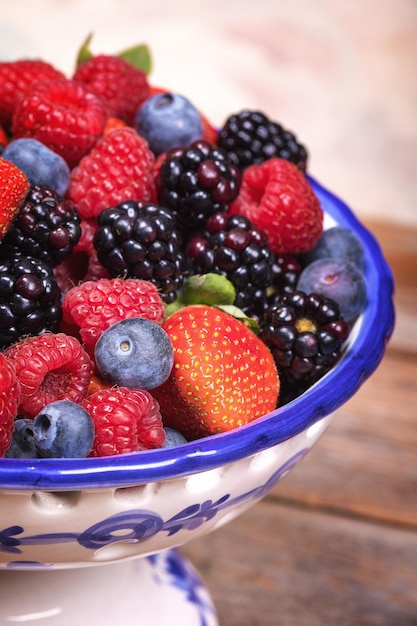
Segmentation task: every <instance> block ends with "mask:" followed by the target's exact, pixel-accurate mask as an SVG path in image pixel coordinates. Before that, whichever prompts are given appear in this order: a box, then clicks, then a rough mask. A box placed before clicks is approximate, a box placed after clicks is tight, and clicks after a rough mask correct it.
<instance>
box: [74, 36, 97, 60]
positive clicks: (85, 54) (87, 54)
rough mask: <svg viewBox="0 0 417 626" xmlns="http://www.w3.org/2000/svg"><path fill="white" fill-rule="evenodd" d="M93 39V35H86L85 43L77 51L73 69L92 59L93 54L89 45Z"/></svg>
mask: <svg viewBox="0 0 417 626" xmlns="http://www.w3.org/2000/svg"><path fill="white" fill-rule="evenodd" d="M92 38H93V33H90V34H89V35H87V38H86V39H85V41H84V42H83V43H82V44H81V47H80V49H79V50H78V54H77V59H76V61H75V67H76V68H77V67H78V66H79V65H81V63H85V61H89V60H90V59H92V58H93V56H94V55H93V53H92V52H91V50H90V43H91V40H92Z"/></svg>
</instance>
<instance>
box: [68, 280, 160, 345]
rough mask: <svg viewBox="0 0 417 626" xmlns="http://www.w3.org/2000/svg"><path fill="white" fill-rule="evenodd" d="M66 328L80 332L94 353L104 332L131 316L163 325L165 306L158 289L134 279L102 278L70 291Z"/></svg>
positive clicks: (75, 332)
mask: <svg viewBox="0 0 417 626" xmlns="http://www.w3.org/2000/svg"><path fill="white" fill-rule="evenodd" d="M62 314H63V327H64V328H66V327H68V329H69V330H71V334H73V333H74V334H77V332H78V333H79V336H80V338H81V341H82V342H83V343H84V346H85V348H86V350H87V351H88V352H89V353H90V354H92V353H93V351H94V346H95V344H96V342H97V340H98V338H99V337H100V335H101V333H102V332H103V331H104V330H106V329H107V328H109V327H110V326H111V325H112V324H114V323H116V322H119V321H121V320H122V319H127V318H131V317H145V318H147V319H149V320H151V321H153V322H156V323H157V324H162V321H163V319H164V315H165V307H164V303H163V301H162V299H161V297H160V295H159V293H158V290H157V288H156V287H155V286H154V285H153V284H152V283H151V282H148V281H145V280H137V279H135V278H127V279H123V278H101V279H100V280H98V281H86V282H84V283H82V284H81V285H77V286H75V287H73V288H72V289H70V290H69V291H68V292H67V293H66V294H65V296H64V298H63V301H62Z"/></svg>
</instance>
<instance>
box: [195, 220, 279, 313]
mask: <svg viewBox="0 0 417 626" xmlns="http://www.w3.org/2000/svg"><path fill="white" fill-rule="evenodd" d="M186 257H187V259H188V260H189V262H190V264H191V267H192V270H191V271H192V272H193V273H195V274H207V273H209V272H214V273H217V274H222V275H223V276H226V277H227V278H228V279H229V280H230V281H231V283H232V284H233V285H234V287H235V290H236V298H235V305H236V306H238V307H239V308H241V309H242V310H243V311H244V312H245V313H246V314H248V315H253V316H258V315H260V314H261V313H262V312H263V310H264V308H265V306H266V298H267V288H268V286H269V285H270V283H271V280H272V263H273V260H274V255H273V252H272V251H271V250H270V248H269V247H268V238H267V235H266V233H265V232H264V231H262V230H261V229H259V228H258V227H257V226H254V225H253V224H252V223H251V222H250V220H248V219H247V218H246V217H244V216H243V215H232V216H230V215H229V214H228V213H227V212H221V213H216V214H214V215H212V216H211V217H210V218H209V219H208V220H207V222H206V224H205V229H204V230H203V231H201V233H199V234H198V235H196V236H195V237H194V238H192V239H191V240H190V241H189V243H188V245H187V247H186Z"/></svg>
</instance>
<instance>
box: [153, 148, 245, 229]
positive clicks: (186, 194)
mask: <svg viewBox="0 0 417 626" xmlns="http://www.w3.org/2000/svg"><path fill="white" fill-rule="evenodd" d="M240 178H241V177H240V172H239V170H238V168H237V167H236V166H235V165H232V164H231V163H230V161H229V159H228V157H227V154H226V153H225V152H224V151H223V150H222V149H221V148H216V147H213V146H212V145H211V144H209V143H208V142H207V141H202V140H200V141H195V142H194V143H192V144H191V145H190V146H189V147H188V148H178V149H173V150H170V151H168V152H167V153H166V158H165V159H164V160H163V161H162V162H161V163H160V164H159V166H158V171H157V172H156V192H157V196H158V200H159V202H160V204H161V205H162V206H165V207H167V208H169V209H170V210H171V211H172V212H173V213H174V214H175V215H176V216H177V218H178V226H179V228H181V230H183V231H189V230H190V229H193V228H198V227H200V226H202V225H204V222H205V221H206V219H207V218H209V217H210V215H213V213H217V212H219V211H223V210H225V209H226V208H227V207H228V205H229V203H230V202H232V201H233V200H234V199H235V198H236V196H237V193H238V190H239V185H240Z"/></svg>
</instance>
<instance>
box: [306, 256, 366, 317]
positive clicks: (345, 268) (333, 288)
mask: <svg viewBox="0 0 417 626" xmlns="http://www.w3.org/2000/svg"><path fill="white" fill-rule="evenodd" d="M297 289H298V290H300V291H304V292H305V293H320V294H322V295H323V296H326V297H327V298H331V299H332V300H334V301H335V302H337V304H338V305H339V308H340V313H341V315H342V317H343V319H344V320H345V321H346V322H351V321H353V320H354V319H355V318H356V317H357V316H358V315H359V314H360V313H361V312H362V310H363V309H364V307H365V305H366V284H365V280H364V277H363V273H362V272H361V271H360V269H359V268H358V267H357V265H355V264H354V263H351V262H349V261H346V260H345V259H331V258H322V259H317V261H313V262H312V263H310V264H309V265H307V266H306V267H305V268H304V269H303V271H302V272H301V274H300V276H299V278H298V283H297Z"/></svg>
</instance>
